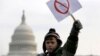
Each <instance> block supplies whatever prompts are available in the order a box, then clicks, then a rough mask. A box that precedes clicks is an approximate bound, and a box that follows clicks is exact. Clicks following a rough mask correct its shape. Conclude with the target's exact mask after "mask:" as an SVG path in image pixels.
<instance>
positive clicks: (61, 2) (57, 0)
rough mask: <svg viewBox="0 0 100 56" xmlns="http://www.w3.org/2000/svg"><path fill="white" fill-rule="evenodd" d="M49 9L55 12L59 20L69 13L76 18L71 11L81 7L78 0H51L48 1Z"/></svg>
mask: <svg viewBox="0 0 100 56" xmlns="http://www.w3.org/2000/svg"><path fill="white" fill-rule="evenodd" d="M47 5H48V7H49V9H50V10H51V12H52V13H53V14H54V16H55V18H56V19H57V21H61V20H63V19H64V18H65V17H67V16H68V15H71V17H72V18H73V19H74V20H75V18H74V16H73V15H72V14H71V13H74V12H75V11H77V10H78V9H80V8H81V5H80V4H79V2H78V0H51V1H49V2H48V3H47Z"/></svg>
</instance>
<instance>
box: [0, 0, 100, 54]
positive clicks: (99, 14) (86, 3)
mask: <svg viewBox="0 0 100 56" xmlns="http://www.w3.org/2000/svg"><path fill="white" fill-rule="evenodd" d="M47 1H49V0H0V55H6V54H7V53H8V51H9V43H10V42H11V36H12V35H13V33H14V30H15V29H16V27H17V26H18V25H19V24H20V23H21V17H22V11H23V10H25V16H26V23H27V24H28V25H29V26H30V27H32V30H33V34H34V36H35V39H36V41H35V42H36V43H37V52H38V53H41V52H42V42H43V38H44V36H45V34H46V33H47V32H48V30H49V28H51V27H52V28H55V29H56V31H57V32H58V33H59V35H60V36H61V39H62V40H63V43H65V41H66V40H67V37H68V35H69V33H70V30H71V27H72V23H73V20H72V18H71V17H70V16H69V17H67V18H65V19H64V20H63V21H61V22H57V20H56V19H55V18H54V16H53V14H52V13H51V11H50V10H49V8H48V7H47V5H46V3H47ZM79 2H80V3H81V5H82V8H81V9H80V10H78V11H77V12H75V13H74V14H73V15H74V16H75V18H76V19H79V20H80V21H81V23H82V24H83V29H82V30H81V32H80V35H79V45H78V50H77V53H76V54H83V55H86V54H98V55H100V44H99V43H100V34H99V33H100V30H99V29H100V25H99V24H100V0H79Z"/></svg>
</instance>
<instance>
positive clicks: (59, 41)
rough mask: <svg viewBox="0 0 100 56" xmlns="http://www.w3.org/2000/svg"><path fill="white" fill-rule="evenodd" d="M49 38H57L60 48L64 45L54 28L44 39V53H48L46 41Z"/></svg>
mask: <svg viewBox="0 0 100 56" xmlns="http://www.w3.org/2000/svg"><path fill="white" fill-rule="evenodd" d="M49 37H55V38H56V39H57V43H58V46H57V47H60V46H61V44H62V41H61V40H60V36H59V34H58V33H57V32H56V30H55V29H54V28H50V30H49V32H48V33H47V34H46V36H45V38H44V42H43V51H44V53H45V52H46V46H45V41H46V40H47V38H49Z"/></svg>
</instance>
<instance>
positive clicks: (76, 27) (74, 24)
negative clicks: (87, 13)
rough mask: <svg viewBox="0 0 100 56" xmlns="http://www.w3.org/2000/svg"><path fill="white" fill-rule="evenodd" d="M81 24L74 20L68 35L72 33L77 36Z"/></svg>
mask: <svg viewBox="0 0 100 56" xmlns="http://www.w3.org/2000/svg"><path fill="white" fill-rule="evenodd" d="M82 28H83V27H82V24H81V22H80V21H79V20H76V21H75V22H74V23H73V27H72V30H71V33H70V35H74V36H77V35H78V33H79V31H80V29H82Z"/></svg>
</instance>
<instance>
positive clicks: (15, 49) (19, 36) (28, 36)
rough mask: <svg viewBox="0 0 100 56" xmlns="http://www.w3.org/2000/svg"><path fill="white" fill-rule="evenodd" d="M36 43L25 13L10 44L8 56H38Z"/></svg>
mask: <svg viewBox="0 0 100 56" xmlns="http://www.w3.org/2000/svg"><path fill="white" fill-rule="evenodd" d="M36 47H37V45H36V43H35V37H34V35H33V32H32V29H31V27H30V26H28V25H27V24H26V22H25V15H24V11H23V15H22V22H21V23H20V25H19V26H18V27H17V28H16V29H15V31H14V34H13V35H12V38H11V42H10V43H9V52H8V54H7V55H6V56H36V54H37V53H36Z"/></svg>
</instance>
